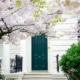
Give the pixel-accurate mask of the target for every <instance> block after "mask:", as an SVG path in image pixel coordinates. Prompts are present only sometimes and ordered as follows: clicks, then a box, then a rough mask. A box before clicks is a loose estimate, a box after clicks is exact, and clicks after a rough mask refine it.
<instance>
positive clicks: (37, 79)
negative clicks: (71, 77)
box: [22, 71, 67, 80]
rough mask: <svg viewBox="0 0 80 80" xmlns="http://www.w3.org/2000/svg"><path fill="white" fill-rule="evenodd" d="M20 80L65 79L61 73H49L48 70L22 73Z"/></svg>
mask: <svg viewBox="0 0 80 80" xmlns="http://www.w3.org/2000/svg"><path fill="white" fill-rule="evenodd" d="M22 80H67V79H66V77H64V75H62V74H50V73H48V72H42V71H40V72H39V71H38V72H37V71H35V72H31V73H28V74H24V76H23V77H22Z"/></svg>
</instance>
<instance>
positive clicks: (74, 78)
mask: <svg viewBox="0 0 80 80" xmlns="http://www.w3.org/2000/svg"><path fill="white" fill-rule="evenodd" d="M59 64H60V66H61V69H62V71H63V72H64V73H65V74H66V76H68V77H69V78H70V80H80V42H78V43H77V44H72V45H71V47H70V48H69V49H68V50H67V51H66V53H65V54H64V55H63V56H62V57H61V59H60V62H59Z"/></svg>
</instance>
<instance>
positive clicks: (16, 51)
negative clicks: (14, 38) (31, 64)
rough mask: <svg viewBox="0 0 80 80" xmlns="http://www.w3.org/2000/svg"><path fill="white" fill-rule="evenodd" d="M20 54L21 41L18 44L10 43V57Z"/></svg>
mask: <svg viewBox="0 0 80 80" xmlns="http://www.w3.org/2000/svg"><path fill="white" fill-rule="evenodd" d="M19 54H20V41H18V42H17V45H16V44H10V57H11V58H14V57H15V55H19Z"/></svg>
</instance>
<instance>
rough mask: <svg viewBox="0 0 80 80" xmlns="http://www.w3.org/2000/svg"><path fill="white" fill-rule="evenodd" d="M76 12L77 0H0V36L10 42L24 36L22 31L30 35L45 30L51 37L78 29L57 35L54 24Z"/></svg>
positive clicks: (73, 15) (77, 7)
mask: <svg viewBox="0 0 80 80" xmlns="http://www.w3.org/2000/svg"><path fill="white" fill-rule="evenodd" d="M74 3H75V4H76V6H75V5H74ZM65 14H66V15H67V14H69V15H70V16H67V17H66V16H64V15H65ZM79 14H80V1H79V0H74V1H73V0H72V1H71V0H31V1H29V0H0V40H5V39H8V40H9V41H11V42H13V41H15V40H17V39H18V38H25V35H23V33H26V34H27V35H30V36H34V35H38V34H41V33H45V34H46V36H48V37H53V38H55V37H59V35H62V34H64V33H65V34H70V33H71V34H72V33H75V31H76V30H77V29H76V30H75V31H74V32H66V31H65V32H62V33H61V34H58V35H57V32H58V31H57V30H56V29H55V25H57V24H60V23H62V24H63V23H64V22H65V21H66V20H67V19H69V18H75V17H77V18H78V17H79Z"/></svg>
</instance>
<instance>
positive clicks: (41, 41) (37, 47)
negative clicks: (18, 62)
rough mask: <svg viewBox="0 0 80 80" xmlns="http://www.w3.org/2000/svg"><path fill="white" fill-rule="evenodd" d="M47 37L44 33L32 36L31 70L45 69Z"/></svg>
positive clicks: (46, 62)
mask: <svg viewBox="0 0 80 80" xmlns="http://www.w3.org/2000/svg"><path fill="white" fill-rule="evenodd" d="M47 57H48V56H47V38H46V37H45V35H44V34H41V35H37V36H35V37H32V70H47V69H48V59H47Z"/></svg>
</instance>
